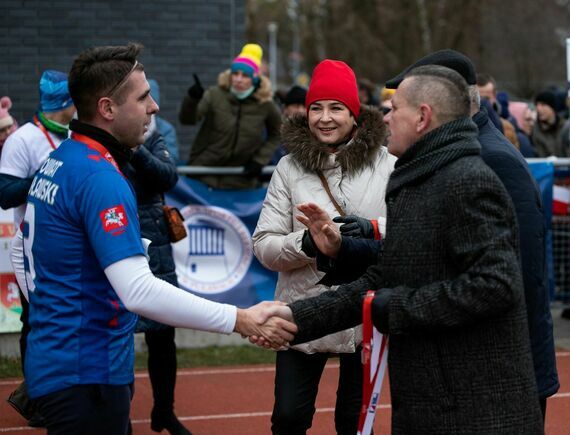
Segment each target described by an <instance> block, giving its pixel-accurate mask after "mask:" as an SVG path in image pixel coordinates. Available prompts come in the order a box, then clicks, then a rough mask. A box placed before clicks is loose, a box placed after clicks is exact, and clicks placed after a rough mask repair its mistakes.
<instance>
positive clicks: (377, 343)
mask: <svg viewBox="0 0 570 435" xmlns="http://www.w3.org/2000/svg"><path fill="white" fill-rule="evenodd" d="M373 299H374V292H373V291H372V290H369V291H368V292H367V293H366V297H365V298H364V303H363V307H362V367H363V374H364V376H363V380H362V408H361V410H360V419H359V421H358V434H357V435H370V433H371V432H372V426H373V424H374V418H375V417H376V407H377V406H378V404H379V403H380V391H381V389H382V381H383V380H384V374H385V373H386V366H387V364H388V337H387V336H385V335H382V334H380V332H378V330H377V329H376V328H375V327H374V326H373V325H372V300H373Z"/></svg>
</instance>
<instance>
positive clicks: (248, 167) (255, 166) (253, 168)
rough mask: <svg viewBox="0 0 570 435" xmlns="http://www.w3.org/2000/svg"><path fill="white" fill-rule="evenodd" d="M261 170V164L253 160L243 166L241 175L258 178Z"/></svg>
mask: <svg viewBox="0 0 570 435" xmlns="http://www.w3.org/2000/svg"><path fill="white" fill-rule="evenodd" d="M262 170H263V165H262V164H261V163H257V162H256V161H255V160H250V161H249V162H247V163H246V164H245V165H243V173H244V174H246V175H248V176H249V177H259V176H260V175H261V171H262Z"/></svg>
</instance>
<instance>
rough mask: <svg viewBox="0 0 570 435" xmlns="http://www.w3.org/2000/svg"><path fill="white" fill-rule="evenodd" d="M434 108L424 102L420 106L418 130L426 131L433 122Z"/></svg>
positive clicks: (420, 131) (419, 131) (418, 131)
mask: <svg viewBox="0 0 570 435" xmlns="http://www.w3.org/2000/svg"><path fill="white" fill-rule="evenodd" d="M432 118H433V110H432V108H431V106H430V105H429V104H425V103H422V104H420V107H419V108H418V122H417V124H416V132H417V133H423V132H425V131H426V130H427V129H428V128H429V127H430V126H431V123H432Z"/></svg>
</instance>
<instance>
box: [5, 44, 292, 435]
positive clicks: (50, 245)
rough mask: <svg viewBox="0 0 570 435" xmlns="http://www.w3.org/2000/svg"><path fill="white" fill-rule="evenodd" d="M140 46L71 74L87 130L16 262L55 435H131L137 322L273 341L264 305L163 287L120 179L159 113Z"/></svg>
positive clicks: (33, 199)
mask: <svg viewBox="0 0 570 435" xmlns="http://www.w3.org/2000/svg"><path fill="white" fill-rule="evenodd" d="M140 50H141V46H140V45H137V44H129V45H127V46H117V47H95V48H92V49H89V50H86V51H84V52H83V53H81V54H80V55H79V56H78V57H77V58H76V59H75V61H74V63H73V66H72V68H71V71H70V74H69V91H70V94H71V96H72V98H73V101H74V102H75V105H76V108H77V113H78V120H74V121H73V122H72V123H71V125H70V129H71V131H72V136H71V138H70V139H69V140H66V141H64V142H63V143H62V144H61V145H60V147H59V148H58V149H57V150H56V151H54V152H53V153H52V154H51V155H50V157H49V158H48V159H47V160H46V162H45V163H44V164H43V165H42V166H41V167H40V169H39V171H38V173H37V175H36V177H35V178H34V180H33V182H32V186H31V188H30V191H29V195H28V204H27V209H26V214H25V217H24V222H23V224H22V226H21V235H22V236H21V237H19V240H22V239H23V253H22V249H14V258H13V262H14V264H15V268H16V272H17V276H18V279H19V281H20V283H21V284H22V286H23V289H24V292H25V294H26V296H27V297H28V299H29V302H30V325H31V329H32V330H31V333H30V335H29V337H28V352H27V355H26V360H25V368H26V377H27V382H28V387H29V394H30V396H31V397H32V399H34V400H35V402H36V403H37V405H38V407H39V409H40V412H41V413H42V415H43V416H44V418H45V420H46V425H47V428H48V434H49V435H55V434H71V433H73V434H106V435H110V434H117V435H119V434H120V435H124V434H125V433H127V427H128V418H129V408H130V398H131V395H132V384H133V381H134V373H133V364H134V341H133V329H134V326H135V323H136V321H137V316H136V314H134V313H137V314H141V315H144V316H145V317H148V318H151V319H154V320H157V321H160V322H162V323H166V324H169V325H172V326H175V327H186V328H194V329H201V330H207V331H214V332H222V333H231V332H232V331H237V332H239V333H241V334H242V335H252V334H260V335H265V336H271V337H268V338H273V339H274V340H275V341H276V342H278V343H280V344H284V343H285V342H287V341H289V340H291V339H292V334H291V332H294V331H295V326H294V325H292V324H291V323H289V322H286V321H283V322H282V323H281V324H280V325H279V326H278V327H276V328H275V329H273V330H268V329H267V328H265V329H263V330H262V329H261V326H260V319H261V318H262V317H263V316H262V314H264V312H267V311H271V310H273V309H274V308H273V306H272V305H270V303H263V304H260V305H257V306H255V307H252V308H250V309H248V310H241V309H237V308H236V307H234V306H231V305H225V304H219V303H214V302H211V301H208V300H205V299H202V298H199V297H197V296H194V295H192V294H190V293H187V292H184V291H182V290H179V289H177V288H176V287H174V286H172V285H171V284H168V283H166V282H165V281H161V280H160V279H158V278H155V277H154V276H153V275H152V273H151V271H150V269H149V266H148V262H147V259H146V257H145V248H144V247H143V243H142V241H141V236H140V229H139V222H138V217H137V206H136V200H135V196H134V195H133V191H132V188H131V186H130V184H129V183H128V181H127V180H126V179H125V177H124V175H123V172H122V168H123V166H124V165H125V164H126V163H127V162H128V160H129V158H130V155H131V150H132V149H133V148H135V147H136V146H138V145H140V144H142V143H143V141H144V137H143V136H144V133H145V131H146V130H147V128H148V125H149V123H150V120H151V115H153V114H154V113H156V112H157V111H158V106H157V104H156V103H155V102H154V100H153V99H152V97H151V96H150V87H149V84H148V82H147V80H146V78H145V74H144V70H143V66H142V65H141V64H140V63H139V62H138V61H137V56H138V54H139V52H140Z"/></svg>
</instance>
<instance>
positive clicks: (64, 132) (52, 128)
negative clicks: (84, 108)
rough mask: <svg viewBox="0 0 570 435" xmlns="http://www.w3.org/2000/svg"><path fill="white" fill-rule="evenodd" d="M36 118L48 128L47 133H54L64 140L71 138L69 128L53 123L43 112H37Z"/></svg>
mask: <svg viewBox="0 0 570 435" xmlns="http://www.w3.org/2000/svg"><path fill="white" fill-rule="evenodd" d="M36 116H37V117H38V120H39V121H40V122H41V124H42V125H43V126H44V127H45V128H46V130H47V131H49V132H50V133H53V134H55V135H57V136H59V137H61V138H62V139H67V137H68V136H69V126H68V125H63V124H60V123H59V122H55V121H52V120H51V119H47V118H46V117H45V115H44V114H43V112H40V111H39V110H38V111H37V112H36Z"/></svg>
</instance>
